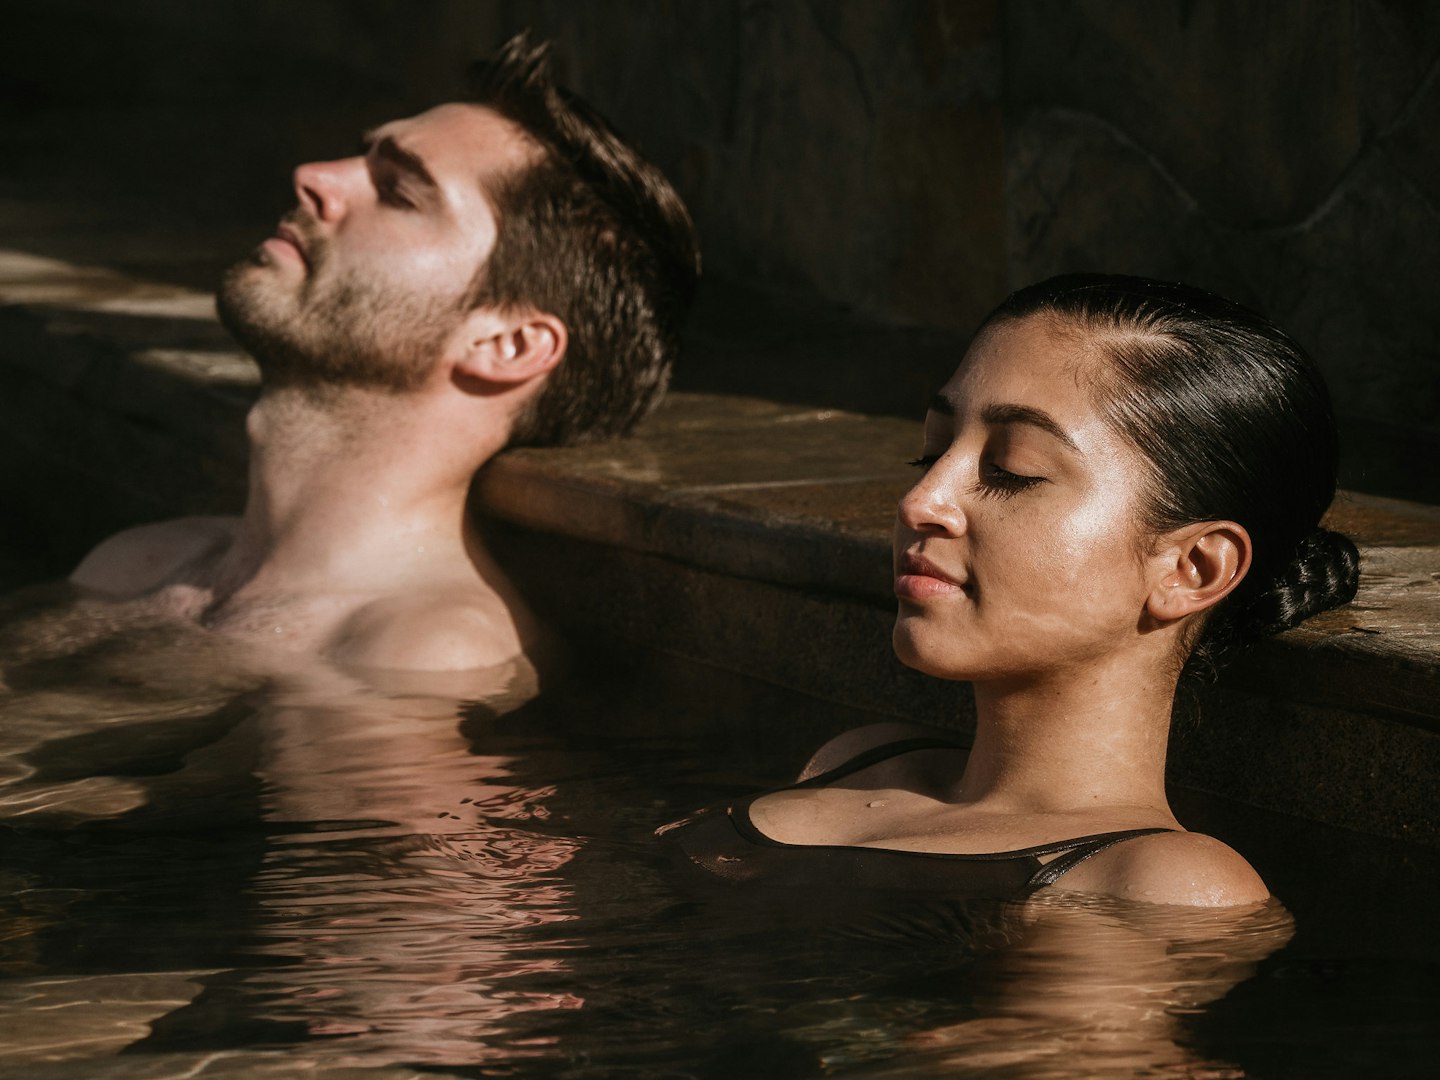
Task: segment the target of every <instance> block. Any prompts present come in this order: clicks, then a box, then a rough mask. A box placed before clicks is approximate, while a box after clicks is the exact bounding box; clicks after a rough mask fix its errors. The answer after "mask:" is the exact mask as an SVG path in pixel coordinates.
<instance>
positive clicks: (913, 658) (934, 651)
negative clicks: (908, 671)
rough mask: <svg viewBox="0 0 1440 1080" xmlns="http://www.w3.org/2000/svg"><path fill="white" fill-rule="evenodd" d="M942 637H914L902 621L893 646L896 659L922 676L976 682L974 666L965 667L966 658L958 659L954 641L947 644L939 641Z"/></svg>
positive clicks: (951, 639) (893, 635)
mask: <svg viewBox="0 0 1440 1080" xmlns="http://www.w3.org/2000/svg"><path fill="white" fill-rule="evenodd" d="M939 637H943V635H934V634H929V633H926V634H915V633H912V632H910V630H909V628H907V627H906V625H905V621H904V620H903V619H902V620H900V621H899V622H897V623H896V624H895V632H894V633H893V634H892V635H891V643H892V644H893V646H894V648H895V656H896V659H898V660H899V661H900V662H901V663H902V664H904V665H905V666H906V667H908V668H914V669H915V670H916V671H918V672H920V673H921V674H923V675H930V676H933V677H934V678H937V679H955V680H960V681H962V682H963V681H968V680H971V679H974V678H976V676H977V674H978V673H977V671H976V670H975V669H974V667H973V665H971V664H968V663H966V662H965V659H966V658H964V657H962V656H957V655H956V651H957V650H956V649H955V644H954V639H953V637H952V638H950V640H949V641H948V642H946V641H944V640H936V638H939Z"/></svg>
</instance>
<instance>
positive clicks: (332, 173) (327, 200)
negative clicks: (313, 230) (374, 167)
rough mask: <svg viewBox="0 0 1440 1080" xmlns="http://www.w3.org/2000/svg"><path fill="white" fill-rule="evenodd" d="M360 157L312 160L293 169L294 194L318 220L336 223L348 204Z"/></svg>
mask: <svg viewBox="0 0 1440 1080" xmlns="http://www.w3.org/2000/svg"><path fill="white" fill-rule="evenodd" d="M360 162H361V159H360V158H346V159H344V160H342V161H312V162H310V163H309V164H306V165H300V166H298V167H297V168H296V169H295V177H294V179H295V196H296V198H298V199H299V200H300V205H301V206H303V207H304V208H305V209H307V210H309V211H310V212H311V213H312V214H314V215H315V217H317V218H319V219H320V220H321V221H327V222H332V223H333V222H336V221H339V220H340V219H341V218H342V217H344V216H345V211H346V209H347V208H348V207H349V204H350V200H351V192H352V187H353V182H354V179H355V177H354V176H353V175H352V174H354V173H356V172H357V170H358V169H359V168H360V167H361V166H360Z"/></svg>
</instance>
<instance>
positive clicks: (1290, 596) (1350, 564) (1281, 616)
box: [1236, 528, 1360, 638]
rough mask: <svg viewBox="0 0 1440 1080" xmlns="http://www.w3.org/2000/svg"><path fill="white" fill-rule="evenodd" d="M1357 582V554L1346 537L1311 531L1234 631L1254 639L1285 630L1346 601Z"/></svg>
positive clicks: (1357, 585)
mask: <svg viewBox="0 0 1440 1080" xmlns="http://www.w3.org/2000/svg"><path fill="white" fill-rule="evenodd" d="M1359 584H1360V553H1359V552H1358V551H1356V550H1355V545H1354V544H1353V543H1351V542H1350V538H1349V537H1348V536H1344V535H1343V534H1341V533H1337V532H1331V531H1330V530H1329V529H1321V528H1316V529H1313V530H1312V531H1311V532H1310V534H1309V535H1308V536H1306V537H1305V539H1304V540H1302V541H1300V546H1299V548H1297V549H1296V552H1295V557H1294V558H1293V559H1291V560H1290V564H1289V565H1288V566H1286V567H1285V569H1284V570H1283V571H1282V573H1281V575H1280V577H1279V579H1278V580H1277V581H1276V582H1275V583H1274V584H1273V585H1272V586H1271V587H1270V588H1269V589H1266V590H1265V591H1263V592H1261V593H1260V594H1259V595H1258V596H1256V597H1255V598H1254V599H1253V600H1252V601H1251V602H1250V604H1249V606H1248V608H1247V610H1246V612H1245V616H1244V618H1243V619H1240V620H1237V622H1238V623H1240V625H1238V626H1237V627H1236V629H1237V630H1239V631H1240V632H1241V634H1242V636H1244V637H1249V638H1258V637H1265V636H1268V635H1270V634H1278V633H1280V631H1282V630H1288V629H1290V628H1291V627H1292V626H1297V625H1299V624H1300V623H1302V622H1304V621H1305V620H1306V619H1308V618H1310V616H1312V615H1318V614H1319V613H1320V612H1322V611H1328V610H1329V609H1330V608H1333V607H1339V606H1340V605H1341V604H1346V603H1349V602H1350V601H1351V600H1353V599H1354V597H1355V590H1356V589H1357V588H1358V587H1359Z"/></svg>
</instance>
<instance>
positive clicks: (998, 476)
mask: <svg viewBox="0 0 1440 1080" xmlns="http://www.w3.org/2000/svg"><path fill="white" fill-rule="evenodd" d="M1043 483H1045V477H1043V476H1022V475H1021V474H1020V473H1013V472H1010V471H1009V470H1008V469H1002V468H1000V466H999V465H996V464H994V463H993V462H992V463H988V464H984V465H982V466H981V467H980V479H979V481H978V482H977V483H976V484H975V490H976V491H977V492H979V493H980V494H982V495H994V496H996V497H998V498H1002V499H1008V498H1010V497H1011V496H1014V495H1019V494H1020V493H1021V492H1022V491H1028V490H1029V489H1030V488H1033V487H1035V486H1036V485H1037V484H1043Z"/></svg>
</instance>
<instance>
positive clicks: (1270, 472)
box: [982, 274, 1360, 675]
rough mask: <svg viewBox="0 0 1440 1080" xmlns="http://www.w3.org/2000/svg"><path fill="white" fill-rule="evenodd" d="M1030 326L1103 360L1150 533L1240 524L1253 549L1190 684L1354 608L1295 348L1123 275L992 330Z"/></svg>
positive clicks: (1322, 420)
mask: <svg viewBox="0 0 1440 1080" xmlns="http://www.w3.org/2000/svg"><path fill="white" fill-rule="evenodd" d="M1031 315H1046V316H1049V317H1051V318H1053V319H1054V320H1055V321H1056V323H1057V328H1058V329H1059V330H1060V332H1062V333H1065V332H1067V331H1068V330H1074V331H1078V332H1079V333H1081V334H1083V335H1084V336H1085V337H1086V339H1087V340H1088V341H1089V342H1091V343H1092V344H1093V345H1095V346H1096V347H1098V348H1099V349H1100V350H1101V353H1102V355H1103V356H1104V357H1105V358H1106V361H1107V363H1105V364H1104V365H1102V366H1101V368H1100V370H1098V371H1097V372H1095V373H1094V378H1095V379H1096V387H1095V389H1096V393H1097V400H1098V404H1099V406H1100V408H1101V409H1102V410H1103V411H1104V412H1105V414H1106V415H1107V416H1108V418H1109V421H1110V423H1111V425H1112V426H1113V427H1114V428H1115V430H1117V431H1118V432H1119V433H1120V434H1121V435H1122V436H1123V437H1124V438H1126V439H1128V440H1129V442H1130V443H1131V444H1132V445H1134V446H1135V447H1136V449H1138V450H1139V451H1140V453H1141V454H1142V455H1143V456H1144V457H1145V459H1146V460H1147V461H1148V463H1149V466H1150V476H1149V478H1148V480H1149V483H1148V492H1147V495H1148V498H1147V499H1146V503H1145V506H1144V508H1143V517H1144V520H1143V524H1144V525H1145V526H1146V527H1147V528H1149V529H1151V530H1153V531H1154V532H1157V533H1159V532H1165V531H1168V530H1171V529H1175V528H1179V527H1181V526H1184V525H1190V524H1193V523H1196V522H1202V521H1234V522H1236V523H1238V524H1240V525H1242V526H1244V527H1245V530H1246V531H1247V532H1248V533H1249V534H1250V538H1251V543H1252V547H1253V551H1252V553H1251V565H1250V570H1249V573H1248V574H1247V575H1246V577H1245V580H1244V581H1242V582H1241V583H1240V585H1239V586H1238V587H1237V588H1236V589H1235V591H1234V592H1233V593H1231V594H1230V596H1228V597H1226V598H1225V600H1224V601H1222V603H1221V604H1220V605H1218V606H1217V608H1216V609H1215V610H1214V612H1213V614H1212V615H1211V616H1210V618H1209V619H1208V621H1207V622H1206V623H1205V626H1204V629H1203V631H1202V633H1201V635H1200V638H1199V640H1198V641H1197V642H1196V644H1195V647H1194V649H1193V650H1192V652H1191V654H1190V657H1189V660H1188V663H1187V673H1189V674H1200V675H1210V674H1213V672H1214V670H1215V666H1216V665H1217V664H1218V663H1219V662H1221V661H1222V660H1223V659H1224V658H1225V656H1226V655H1227V654H1228V653H1229V652H1230V651H1231V650H1233V649H1234V648H1235V646H1237V645H1239V644H1241V643H1243V642H1245V641H1248V640H1254V639H1256V638H1260V637H1264V636H1266V635H1269V634H1274V633H1278V632H1279V631H1281V630H1286V629H1288V628H1290V627H1292V626H1295V625H1297V624H1298V623H1300V622H1301V621H1303V620H1304V619H1307V618H1309V617H1310V616H1311V615H1314V614H1317V613H1318V612H1321V611H1324V610H1326V609H1327V608H1332V607H1336V606H1338V605H1340V604H1344V603H1346V602H1348V601H1349V600H1350V599H1352V598H1353V597H1354V595H1355V590H1356V587H1357V585H1358V582H1359V566H1360V559H1359V555H1358V554H1357V552H1356V550H1355V545H1354V544H1352V543H1351V542H1350V540H1349V539H1347V538H1346V537H1344V536H1342V535H1341V534H1339V533H1336V532H1332V531H1330V530H1328V529H1324V528H1321V527H1320V524H1319V523H1320V518H1321V516H1322V515H1323V514H1324V513H1325V511H1326V509H1327V508H1328V507H1329V506H1330V503H1331V501H1332V500H1333V499H1334V497H1335V484H1336V480H1335V476H1336V470H1337V465H1338V457H1339V448H1338V440H1337V437H1336V431H1335V419H1334V414H1333V412H1332V410H1331V405H1330V395H1329V393H1328V391H1327V390H1326V388H1325V382H1324V379H1323V378H1322V377H1321V374H1320V371H1319V368H1318V367H1317V366H1316V364H1315V362H1314V361H1313V360H1312V359H1311V358H1310V357H1309V356H1308V355H1306V353H1305V352H1304V351H1303V350H1302V349H1301V348H1300V347H1299V346H1298V345H1297V344H1296V343H1295V342H1294V341H1292V340H1291V339H1290V338H1289V337H1288V336H1287V335H1286V334H1284V333H1283V332H1282V331H1280V330H1279V329H1277V328H1276V327H1275V326H1273V325H1272V324H1271V323H1270V322H1268V321H1267V320H1266V319H1264V318H1263V317H1261V316H1260V315H1257V314H1256V313H1255V312H1253V311H1251V310H1250V309H1248V308H1246V307H1243V306H1242V305H1240V304H1237V303H1234V302H1232V301H1230V300H1226V299H1224V298H1223V297H1220V296H1216V295H1214V294H1213V293H1209V292H1206V291H1205V290H1203V289H1197V288H1194V287H1192V286H1189V285H1181V284H1175V283H1170V282H1161V281H1152V280H1149V279H1146V278H1137V277H1125V276H1121V275H1115V274H1067V275H1063V276H1060V277H1054V278H1050V279H1049V280H1047V281H1042V282H1040V283H1039V284H1037V285H1031V286H1029V287H1028V288H1024V289H1021V290H1019V291H1018V292H1016V293H1014V294H1012V295H1011V296H1010V297H1009V298H1007V299H1006V300H1005V301H1004V302H1003V303H1002V304H1001V305H1000V306H999V307H998V308H996V309H995V311H993V312H992V313H991V314H990V315H989V317H987V318H986V320H985V323H984V324H982V326H988V325H990V324H993V323H995V322H999V321H1004V320H1011V319H1020V318H1025V317H1027V316H1031Z"/></svg>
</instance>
